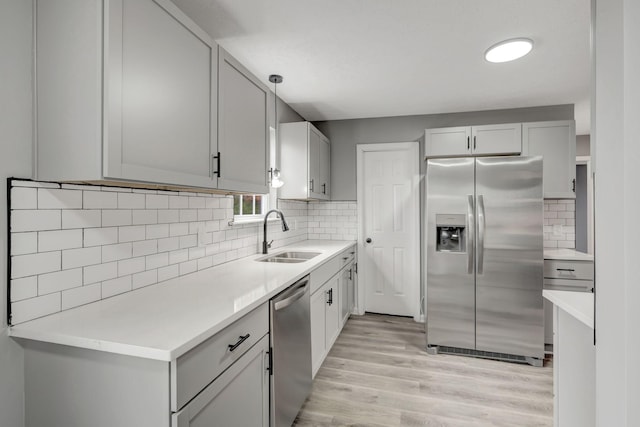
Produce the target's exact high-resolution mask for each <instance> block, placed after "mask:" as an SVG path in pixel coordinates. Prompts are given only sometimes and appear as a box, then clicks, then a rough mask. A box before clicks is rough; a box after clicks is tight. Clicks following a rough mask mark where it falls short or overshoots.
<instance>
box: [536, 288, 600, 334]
mask: <svg viewBox="0 0 640 427" xmlns="http://www.w3.org/2000/svg"><path fill="white" fill-rule="evenodd" d="M542 296H543V297H545V298H546V299H548V300H549V301H551V302H552V303H553V304H555V305H557V306H558V308H560V309H562V310H564V311H566V312H567V313H569V314H570V315H572V316H573V317H575V318H576V319H578V320H579V321H581V322H582V323H584V324H585V325H587V326H588V327H589V328H591V329H593V315H594V308H595V307H594V300H593V294H592V293H591V292H571V291H551V290H546V289H545V290H543V291H542Z"/></svg>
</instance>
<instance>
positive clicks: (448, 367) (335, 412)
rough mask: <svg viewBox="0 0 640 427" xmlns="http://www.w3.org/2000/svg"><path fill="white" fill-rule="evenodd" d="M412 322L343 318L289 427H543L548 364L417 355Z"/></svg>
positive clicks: (547, 419) (420, 341) (420, 333)
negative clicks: (347, 319) (531, 364)
mask: <svg viewBox="0 0 640 427" xmlns="http://www.w3.org/2000/svg"><path fill="white" fill-rule="evenodd" d="M424 348H425V335H424V330H423V325H422V324H418V323H415V322H414V321H413V319H409V318H402V317H394V316H384V315H376V314H366V315H364V316H351V318H350V319H349V321H348V322H347V324H346V325H345V327H344V329H343V331H342V333H341V334H340V336H339V337H338V340H337V341H336V343H335V345H334V346H333V348H332V349H331V352H330V353H329V355H328V356H327V358H326V360H325V362H324V364H323V365H322V367H321V368H320V370H319V371H318V374H317V375H316V378H315V380H314V383H313V389H312V392H311V395H310V396H309V398H308V399H307V401H306V403H305V404H304V406H303V408H302V410H301V411H300V413H299V414H298V418H297V419H296V422H295V423H294V425H295V426H298V427H302V426H367V427H375V426H385V427H389V426H452V427H460V426H505V427H506V426H509V427H524V426H551V425H553V379H552V376H553V375H552V366H551V365H552V363H551V362H550V361H546V362H545V367H543V368H535V367H532V366H529V365H520V364H515V363H507V362H498V361H493V360H483V359H475V358H470V357H463V356H450V355H435V356H433V355H429V354H427V353H426V352H425V350H424Z"/></svg>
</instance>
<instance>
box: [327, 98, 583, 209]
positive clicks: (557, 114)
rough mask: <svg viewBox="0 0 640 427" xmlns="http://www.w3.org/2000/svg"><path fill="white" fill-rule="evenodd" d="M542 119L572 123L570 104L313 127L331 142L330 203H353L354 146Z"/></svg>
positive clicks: (363, 120) (388, 118)
mask: <svg viewBox="0 0 640 427" xmlns="http://www.w3.org/2000/svg"><path fill="white" fill-rule="evenodd" d="M545 120H573V105H554V106H548V107H532V108H517V109H511V110H489V111H476V112H464V113H451V114H429V115H420V116H402V117H382V118H374V119H354V120H335V121H326V122H318V123H316V126H317V127H318V128H319V129H320V130H321V131H322V132H323V133H324V134H325V135H326V136H327V137H328V138H329V139H330V140H331V188H332V194H331V198H332V200H355V199H356V144H370V143H376V142H407V141H416V140H418V139H419V138H420V137H422V135H423V134H424V130H425V129H427V128H437V127H447V126H467V125H483V124H496V123H516V122H534V121H545ZM420 150H421V152H422V147H421V148H420Z"/></svg>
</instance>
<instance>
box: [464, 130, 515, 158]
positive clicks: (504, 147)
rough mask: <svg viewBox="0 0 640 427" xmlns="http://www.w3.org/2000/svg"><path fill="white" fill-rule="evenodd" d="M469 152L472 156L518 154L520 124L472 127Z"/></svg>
mask: <svg viewBox="0 0 640 427" xmlns="http://www.w3.org/2000/svg"><path fill="white" fill-rule="evenodd" d="M471 136H472V143H471V151H472V153H473V154H474V155H476V156H479V155H492V154H520V153H521V152H522V124H520V123H511V124H503V125H487V126H473V127H472V128H471Z"/></svg>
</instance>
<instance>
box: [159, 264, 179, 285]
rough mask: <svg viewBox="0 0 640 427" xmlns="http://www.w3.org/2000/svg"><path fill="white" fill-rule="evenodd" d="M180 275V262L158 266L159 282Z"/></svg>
mask: <svg viewBox="0 0 640 427" xmlns="http://www.w3.org/2000/svg"><path fill="white" fill-rule="evenodd" d="M179 275H180V267H179V264H172V265H169V266H166V267H160V268H158V282H163V281H165V280H169V279H173V278H174V277H178V276H179Z"/></svg>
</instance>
